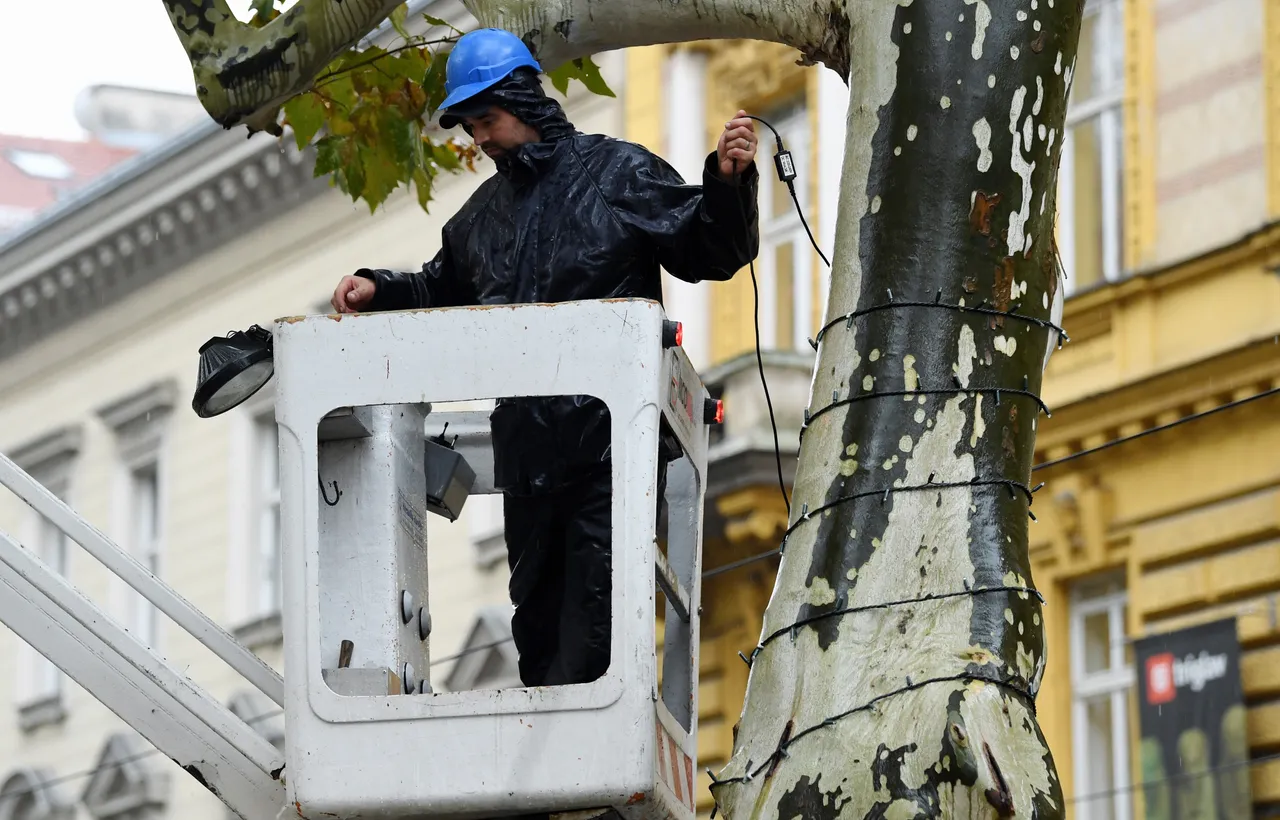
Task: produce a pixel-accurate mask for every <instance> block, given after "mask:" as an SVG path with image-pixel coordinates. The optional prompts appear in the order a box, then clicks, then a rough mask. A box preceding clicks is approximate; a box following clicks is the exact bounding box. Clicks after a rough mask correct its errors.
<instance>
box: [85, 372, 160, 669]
mask: <svg viewBox="0 0 1280 820" xmlns="http://www.w3.org/2000/svg"><path fill="white" fill-rule="evenodd" d="M176 397H177V386H176V385H175V384H174V383H173V382H172V381H164V382H160V383H157V384H154V385H152V386H150V387H147V388H144V389H142V390H140V391H138V392H136V393H134V394H132V395H129V396H126V397H125V398H123V399H120V400H119V401H117V402H115V403H114V404H111V405H109V406H107V407H104V408H101V409H99V410H98V415H99V417H101V418H102V420H103V422H104V423H105V424H106V425H107V427H109V428H110V429H111V431H112V432H113V433H114V434H115V437H116V455H117V458H118V463H119V468H118V470H119V472H118V473H117V476H118V479H117V481H118V483H117V494H116V504H115V527H114V531H115V532H116V533H117V538H116V540H117V543H118V544H119V546H120V547H121V549H123V550H125V551H126V552H128V553H129V554H130V555H132V556H133V557H134V558H135V559H136V560H137V561H138V563H140V564H142V566H143V567H145V568H146V569H147V570H149V571H150V572H151V573H152V574H153V575H156V576H159V575H161V574H162V572H163V546H164V530H165V514H164V508H165V466H164V457H163V456H164V446H163V444H164V439H165V430H166V428H167V426H168V419H169V416H170V415H171V413H172V410H173V404H174V401H175V400H176ZM112 590H113V597H114V598H115V601H116V610H117V612H119V613H121V615H122V623H123V624H124V626H125V628H126V629H128V630H130V631H131V632H132V633H133V634H134V636H135V637H137V638H138V640H140V641H142V642H143V643H145V644H147V645H148V646H151V647H153V648H156V647H159V645H160V631H161V630H160V620H159V613H158V612H157V610H156V607H155V605H153V604H152V603H151V602H150V601H148V600H147V599H146V598H144V597H143V596H142V595H141V594H139V593H138V592H137V591H135V590H134V589H132V588H131V587H129V586H128V585H127V584H125V583H124V582H123V581H120V580H118V579H117V581H116V582H114V583H113V586H112Z"/></svg>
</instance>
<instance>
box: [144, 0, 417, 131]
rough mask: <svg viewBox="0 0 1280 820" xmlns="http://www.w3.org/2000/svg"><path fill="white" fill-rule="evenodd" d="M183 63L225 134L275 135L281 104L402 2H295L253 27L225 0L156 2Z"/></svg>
mask: <svg viewBox="0 0 1280 820" xmlns="http://www.w3.org/2000/svg"><path fill="white" fill-rule="evenodd" d="M161 2H163V3H164V6H165V9H166V10H167V11H168V12H169V19H170V21H171V22H172V23H173V28H174V31H175V32H177V34H178V39H179V41H181V43H182V46H183V48H184V49H185V50H186V52H187V57H188V58H189V59H190V60H191V69H192V73H193V75H194V76H195V81H196V94H197V96H198V97H199V99H200V102H201V104H202V105H203V106H204V108H205V111H207V112H208V113H209V116H210V117H212V118H213V119H214V121H215V122H217V123H218V124H219V125H221V126H222V127H223V128H234V127H236V126H238V125H247V126H248V127H249V131H250V133H252V132H254V131H268V132H270V133H273V134H278V133H279V132H280V128H279V126H278V125H277V124H276V120H277V117H278V114H279V110H280V106H281V105H283V104H284V103H285V102H287V101H288V100H289V99H290V98H291V97H293V96H295V95H297V94H299V93H301V92H302V91H305V90H307V89H308V88H309V87H310V86H311V84H312V83H313V82H314V80H315V78H316V76H317V75H319V74H320V73H321V72H322V71H324V70H325V68H326V67H327V66H328V65H329V63H330V62H331V61H332V60H333V59H334V58H335V57H336V56H338V55H339V54H341V53H342V52H343V51H346V50H347V49H349V48H351V47H352V46H353V45H355V43H356V42H357V41H359V39H360V38H361V37H363V36H364V35H366V34H368V33H369V32H370V31H372V30H373V29H374V28H375V27H376V26H377V25H378V24H379V23H381V22H382V21H383V20H384V19H385V18H386V17H387V15H389V14H390V13H391V12H392V10H394V9H395V8H396V7H397V6H399V5H400V2H401V0H300V2H299V3H297V5H295V6H294V7H293V8H291V9H290V10H288V11H286V12H285V13H283V14H281V15H280V16H279V17H277V18H276V19H274V20H272V21H271V22H270V23H268V24H267V25H266V26H263V27H262V28H260V29H255V28H253V27H251V26H249V25H246V24H245V23H242V22H240V21H239V20H237V19H236V18H235V16H234V15H232V13H231V10H230V9H229V8H228V6H227V4H226V2H225V0H161Z"/></svg>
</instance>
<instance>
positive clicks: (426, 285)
mask: <svg viewBox="0 0 1280 820" xmlns="http://www.w3.org/2000/svg"><path fill="white" fill-rule="evenodd" d="M355 275H356V276H363V277H364V278H365V279H372V280H373V283H374V284H375V285H376V286H377V287H376V288H375V289H374V292H373V302H372V303H371V304H370V305H369V310H371V311H375V312H376V311H382V310H414V309H417V308H429V307H456V306H458V305H462V304H466V300H465V299H464V296H463V294H462V293H461V290H462V288H461V287H460V286H459V284H458V277H457V272H456V270H455V268H454V265H453V259H452V256H451V255H450V253H449V240H448V237H445V239H444V242H443V245H442V246H441V248H440V251H439V252H438V253H436V255H435V258H433V259H432V260H431V261H430V262H427V263H425V264H424V265H423V266H422V270H421V271H416V272H412V273H406V272H402V271H393V270H383V269H380V268H361V269H360V270H358V271H356V272H355Z"/></svg>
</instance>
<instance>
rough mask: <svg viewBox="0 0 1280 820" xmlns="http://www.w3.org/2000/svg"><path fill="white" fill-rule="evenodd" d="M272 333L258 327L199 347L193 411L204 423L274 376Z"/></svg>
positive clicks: (243, 398)
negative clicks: (198, 366) (198, 367)
mask: <svg viewBox="0 0 1280 820" xmlns="http://www.w3.org/2000/svg"><path fill="white" fill-rule="evenodd" d="M274 354H275V350H274V347H273V344H272V339H271V331H269V330H266V329H264V328H262V327H260V326H258V325H254V326H253V327H251V328H249V329H248V330H237V331H234V332H232V333H230V334H228V335H226V336H214V337H213V338H212V339H210V340H209V341H207V342H205V343H204V344H203V345H201V346H200V373H199V375H198V376H197V377H196V394H195V397H194V398H193V399H192V400H191V409H193V410H195V411H196V415H197V416H199V417H200V418H202V419H207V418H212V417H213V416H216V415H218V414H220V413H225V412H227V411H228V410H230V409H231V408H233V407H235V406H237V405H239V404H240V403H241V402H243V401H245V400H246V399H248V398H249V397H250V396H252V395H253V394H254V393H257V392H258V391H259V390H261V389H262V386H263V385H265V384H266V383H267V382H269V381H271V377H272V376H273V375H275V360H274V358H273V356H274Z"/></svg>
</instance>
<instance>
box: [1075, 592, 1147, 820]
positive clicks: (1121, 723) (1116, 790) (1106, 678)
mask: <svg viewBox="0 0 1280 820" xmlns="http://www.w3.org/2000/svg"><path fill="white" fill-rule="evenodd" d="M1102 583H1103V584H1104V586H1103V588H1102V591H1101V592H1097V589H1098V586H1097V585H1095V584H1094V583H1093V582H1088V583H1087V584H1078V585H1077V586H1075V587H1074V588H1073V589H1072V591H1071V596H1070V610H1069V615H1068V636H1069V637H1068V640H1069V661H1070V672H1071V741H1072V743H1071V749H1072V755H1071V758H1072V760H1071V763H1072V773H1073V784H1074V791H1075V799H1076V800H1078V801H1080V802H1082V803H1087V804H1095V803H1096V801H1097V800H1101V799H1103V798H1102V797H1097V798H1094V799H1092V800H1084V798H1088V797H1089V796H1090V795H1094V794H1098V793H1109V794H1110V798H1111V805H1110V811H1111V818H1110V820H1132V817H1133V806H1132V803H1131V789H1130V787H1131V786H1132V782H1131V781H1132V778H1131V773H1130V771H1129V765H1130V759H1129V756H1130V747H1131V745H1132V744H1131V742H1130V738H1129V711H1130V707H1129V698H1130V696H1131V692H1132V690H1133V688H1134V685H1135V684H1134V681H1135V678H1134V667H1133V664H1132V661H1131V659H1129V658H1128V657H1127V653H1128V650H1129V642H1128V638H1127V635H1126V625H1125V618H1126V609H1127V607H1128V599H1129V595H1128V590H1127V589H1126V588H1125V585H1124V581H1123V579H1122V578H1108V579H1104V580H1103V582H1102ZM1091 593H1094V594H1091ZM1099 613H1106V614H1107V638H1108V652H1107V668H1106V669H1105V670H1100V671H1096V672H1088V671H1087V670H1086V669H1085V663H1086V660H1085V658H1086V638H1085V632H1086V630H1085V624H1086V620H1087V619H1088V618H1089V616H1091V615H1097V614H1099ZM1101 698H1107V699H1108V703H1109V706H1110V709H1111V734H1110V738H1109V740H1110V744H1111V749H1112V770H1111V783H1110V785H1109V786H1108V787H1107V788H1105V789H1100V788H1096V787H1095V786H1094V784H1092V783H1091V782H1090V781H1091V778H1090V774H1089V764H1090V755H1089V746H1088V742H1087V738H1088V728H1087V724H1088V707H1089V704H1090V703H1091V702H1095V701H1097V700H1099V699H1101ZM1082 811H1083V809H1082Z"/></svg>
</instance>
